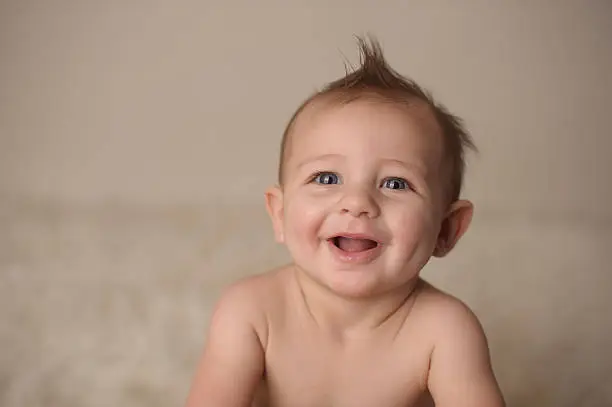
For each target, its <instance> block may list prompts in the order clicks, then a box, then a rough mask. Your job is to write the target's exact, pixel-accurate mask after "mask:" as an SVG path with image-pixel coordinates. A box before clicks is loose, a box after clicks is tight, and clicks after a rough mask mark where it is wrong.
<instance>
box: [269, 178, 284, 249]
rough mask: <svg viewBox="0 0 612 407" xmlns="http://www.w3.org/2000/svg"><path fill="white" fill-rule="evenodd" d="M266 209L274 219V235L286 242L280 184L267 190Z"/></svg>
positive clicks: (278, 240)
mask: <svg viewBox="0 0 612 407" xmlns="http://www.w3.org/2000/svg"><path fill="white" fill-rule="evenodd" d="M265 197H266V209H267V210H268V215H270V219H271V220H272V227H273V228H274V237H275V238H276V241H277V242H278V243H284V242H285V233H284V228H283V209H284V208H283V191H282V190H281V188H280V187H278V186H276V185H275V186H273V187H270V188H268V189H267V190H266V193H265Z"/></svg>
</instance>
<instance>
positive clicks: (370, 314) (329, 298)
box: [293, 266, 422, 340]
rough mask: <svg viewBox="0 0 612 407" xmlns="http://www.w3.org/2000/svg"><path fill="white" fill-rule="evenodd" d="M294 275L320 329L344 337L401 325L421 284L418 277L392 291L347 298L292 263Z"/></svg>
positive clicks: (298, 288) (306, 305) (306, 304)
mask: <svg viewBox="0 0 612 407" xmlns="http://www.w3.org/2000/svg"><path fill="white" fill-rule="evenodd" d="M293 276H294V281H295V283H296V288H297V290H298V291H299V293H300V295H301V299H302V300H303V302H304V305H305V307H306V309H307V311H308V312H309V313H310V316H311V317H312V319H313V320H314V322H315V323H316V324H317V326H318V327H319V328H320V329H321V330H323V331H325V332H327V333H329V334H331V335H333V336H335V337H337V338H339V339H341V340H344V339H348V338H352V337H358V336H362V335H367V334H371V333H373V332H375V331H380V330H386V329H391V330H393V329H394V327H397V328H398V329H399V327H400V326H401V322H402V321H403V320H404V319H405V316H406V315H407V313H408V312H409V311H410V309H411V308H412V305H413V303H414V300H415V298H416V294H417V291H418V290H419V287H420V286H421V285H422V281H421V280H420V279H419V278H415V279H414V280H411V281H410V282H408V283H407V284H406V285H404V286H402V287H399V288H398V289H396V290H394V291H392V292H387V293H384V294H381V295H378V296H372V297H367V298H347V297H343V296H340V295H338V294H336V293H334V292H332V291H331V290H329V289H328V288H326V287H323V286H321V285H320V284H319V283H317V282H316V281H313V280H312V279H311V278H310V277H308V275H307V274H306V273H305V272H304V271H303V270H301V269H299V267H297V266H294V267H293Z"/></svg>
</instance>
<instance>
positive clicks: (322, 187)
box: [269, 100, 446, 296]
mask: <svg viewBox="0 0 612 407" xmlns="http://www.w3.org/2000/svg"><path fill="white" fill-rule="evenodd" d="M303 115H304V116H303V117H301V118H298V123H296V126H295V128H294V133H293V134H292V136H291V137H292V139H291V142H290V143H289V151H287V154H286V161H285V168H284V185H283V188H282V190H281V189H277V190H276V192H275V194H276V198H273V200H274V202H276V203H274V202H272V201H270V200H269V204H270V206H269V207H270V208H271V213H272V217H273V220H274V222H275V231H276V236H277V239H278V240H279V241H282V242H284V243H285V244H286V245H287V247H288V249H289V251H290V253H291V255H292V256H293V259H294V261H295V263H296V265H298V266H299V267H301V268H302V269H303V270H305V271H306V272H307V273H308V274H309V275H310V276H311V277H312V278H314V279H316V280H317V281H319V282H320V283H322V284H324V285H326V286H328V287H329V288H331V289H333V290H334V291H337V292H340V293H342V294H344V295H348V296H363V295H372V294H375V293H382V292H385V291H388V290H391V289H393V288H395V287H399V286H401V285H404V284H405V283H407V282H409V281H410V280H413V279H414V278H415V277H416V276H417V275H418V273H419V271H420V270H421V268H422V267H423V266H424V265H425V264H426V263H427V261H428V260H429V258H430V257H431V255H432V252H433V250H434V247H435V244H436V240H437V236H438V233H439V231H440V226H441V222H442V220H443V216H444V211H445V209H446V208H445V207H444V205H443V200H444V196H445V194H444V192H445V191H444V187H443V183H442V182H441V180H442V175H441V170H442V165H441V164H442V156H443V152H442V143H441V136H440V134H439V131H438V127H437V125H436V123H435V121H434V120H433V116H431V114H430V113H429V111H428V110H427V109H426V108H425V107H421V106H414V107H406V106H398V105H394V104H391V103H384V102H381V101H372V100H361V101H355V102H352V103H349V104H346V105H335V106H323V107H314V108H312V109H310V111H308V112H304V113H303ZM269 199H270V198H269Z"/></svg>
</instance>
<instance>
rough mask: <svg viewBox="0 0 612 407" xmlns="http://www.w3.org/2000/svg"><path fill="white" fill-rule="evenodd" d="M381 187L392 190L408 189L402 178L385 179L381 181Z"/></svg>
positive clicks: (408, 186)
mask: <svg viewBox="0 0 612 407" xmlns="http://www.w3.org/2000/svg"><path fill="white" fill-rule="evenodd" d="M382 186H383V187H384V188H389V189H393V190H403V189H409V188H410V185H409V184H408V182H406V180H405V179H402V178H387V179H385V180H384V181H383V183H382Z"/></svg>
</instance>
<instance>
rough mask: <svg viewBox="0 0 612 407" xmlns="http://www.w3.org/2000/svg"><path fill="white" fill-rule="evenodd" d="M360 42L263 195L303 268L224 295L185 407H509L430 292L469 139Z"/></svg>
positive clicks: (456, 310)
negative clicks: (428, 270) (433, 262)
mask: <svg viewBox="0 0 612 407" xmlns="http://www.w3.org/2000/svg"><path fill="white" fill-rule="evenodd" d="M359 44H360V50H361V54H362V58H361V65H360V67H359V68H358V69H356V70H354V71H353V72H349V73H347V75H346V76H345V77H343V78H341V79H339V80H337V81H335V82H332V83H330V84H329V85H327V86H326V87H325V88H324V89H323V90H322V91H320V92H318V93H316V94H315V95H313V96H312V97H310V98H309V99H308V100H306V101H305V102H304V103H303V104H302V106H301V107H300V108H299V109H298V110H297V112H296V113H295V115H294V116H293V118H292V119H291V120H290V122H289V124H288V126H287V129H286V131H285V134H284V136H283V141H282V146H281V158H280V168H279V182H278V185H277V186H274V187H271V188H270V189H268V190H267V191H266V194H265V198H266V205H267V210H268V213H269V215H270V218H271V220H272V225H273V228H274V234H275V237H276V240H277V241H278V242H280V243H283V244H285V245H286V247H287V248H288V250H289V252H290V254H291V256H292V258H293V262H292V264H290V265H287V266H284V267H281V268H279V269H276V270H272V271H269V272H267V273H264V274H259V275H255V276H250V277H247V278H244V279H242V280H240V281H238V282H236V283H234V284H232V285H230V286H229V287H228V288H227V289H226V290H225V291H224V292H223V295H222V296H221V297H220V299H219V301H218V303H217V304H216V307H215V309H214V312H213V314H212V317H211V322H210V328H209V333H208V337H207V343H206V346H205V348H204V352H203V355H202V359H201V361H200V363H199V367H198V369H197V374H196V376H195V379H194V382H193V385H192V388H191V392H190V394H189V397H188V400H187V406H188V407H213V406H214V407H248V406H278V407H301V406H304V407H359V406H363V407H400V406H401V407H409V406H423V405H432V404H433V403H435V406H438V407H501V406H504V401H503V399H502V395H501V392H500V389H499V386H498V384H497V381H496V379H495V376H494V374H493V371H492V368H491V363H490V356H489V350H488V346H487V340H486V337H485V335H484V333H483V330H482V327H481V325H480V324H479V322H478V320H477V318H476V317H475V316H474V314H473V313H472V312H471V311H470V310H469V309H468V307H466V306H465V305H464V304H463V303H462V302H460V301H459V300H457V299H455V298H453V297H452V296H450V295H448V294H446V293H444V292H442V291H440V290H438V289H436V288H434V287H433V286H431V285H430V284H428V283H427V282H425V281H423V280H422V279H420V278H419V273H420V271H421V269H422V268H423V267H424V266H425V264H426V263H427V262H428V261H429V259H430V258H431V257H432V256H436V257H442V256H445V255H446V254H447V253H449V251H450V250H451V249H452V248H453V246H455V244H456V243H457V241H458V240H459V239H460V238H461V236H462V235H463V234H464V233H465V232H466V230H467V229H468V226H469V224H470V220H471V218H472V211H473V208H472V204H471V203H470V202H469V201H466V200H462V199H459V195H460V190H461V183H462V178H463V169H464V158H463V156H464V149H465V148H473V147H474V146H473V144H472V141H471V139H470V136H469V135H468V134H467V132H466V131H465V130H464V129H463V127H462V125H461V123H460V121H459V119H458V118H456V117H455V116H453V115H451V114H450V113H448V111H447V110H446V109H445V108H443V107H442V106H440V105H438V104H437V103H436V102H434V101H433V99H432V98H431V97H430V96H429V95H428V94H427V93H426V92H425V91H423V90H422V89H421V88H420V87H419V86H418V85H417V84H415V83H414V82H412V81H410V80H407V79H405V78H403V77H402V76H400V75H399V74H398V73H396V72H395V71H394V70H393V69H392V68H390V67H389V66H388V64H387V62H386V61H385V59H384V57H383V54H382V51H381V48H380V45H379V44H378V43H377V42H376V41H374V40H371V41H366V40H364V39H359Z"/></svg>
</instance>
